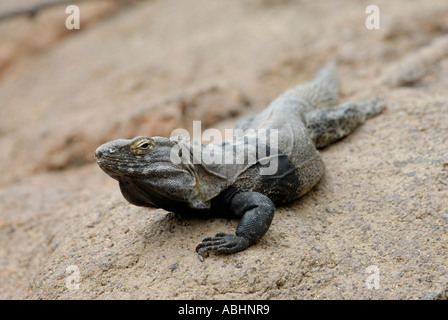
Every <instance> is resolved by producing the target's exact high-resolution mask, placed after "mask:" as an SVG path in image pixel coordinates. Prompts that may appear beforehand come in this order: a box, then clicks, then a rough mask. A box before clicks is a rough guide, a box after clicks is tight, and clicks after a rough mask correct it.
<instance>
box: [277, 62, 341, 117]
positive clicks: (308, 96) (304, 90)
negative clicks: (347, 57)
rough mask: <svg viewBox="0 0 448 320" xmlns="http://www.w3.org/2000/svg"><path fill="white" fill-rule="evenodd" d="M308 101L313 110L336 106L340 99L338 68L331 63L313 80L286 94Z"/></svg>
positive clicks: (322, 68)
mask: <svg viewBox="0 0 448 320" xmlns="http://www.w3.org/2000/svg"><path fill="white" fill-rule="evenodd" d="M285 94H287V95H289V94H293V95H295V96H298V97H300V98H302V99H304V100H306V101H307V102H308V103H309V104H310V105H311V106H312V107H313V108H315V109H319V108H328V107H331V106H334V105H336V104H337V102H338V98H339V85H338V79H337V67H336V63H335V62H329V63H327V64H326V65H324V66H323V67H321V68H320V69H319V71H317V73H316V75H315V76H314V78H313V79H311V80H310V81H308V82H305V83H303V84H300V85H298V86H297V87H295V88H292V89H290V90H288V91H286V92H285Z"/></svg>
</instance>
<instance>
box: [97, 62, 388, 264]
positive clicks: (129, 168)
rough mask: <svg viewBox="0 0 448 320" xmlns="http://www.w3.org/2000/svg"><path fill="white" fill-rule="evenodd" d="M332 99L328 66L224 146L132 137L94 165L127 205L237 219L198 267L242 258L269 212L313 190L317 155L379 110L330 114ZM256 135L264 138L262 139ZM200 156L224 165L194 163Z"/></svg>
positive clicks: (332, 74) (359, 107)
mask: <svg viewBox="0 0 448 320" xmlns="http://www.w3.org/2000/svg"><path fill="white" fill-rule="evenodd" d="M338 91H339V89H338V83H337V76H336V66H335V64H334V63H329V64H327V65H325V66H324V67H323V68H321V69H320V70H319V71H318V72H317V74H316V75H315V77H314V78H313V79H312V80H310V81H308V82H306V83H304V84H302V85H299V86H297V87H295V88H293V89H290V90H288V91H286V92H285V93H284V94H282V95H280V96H279V97H278V98H276V99H275V100H274V101H273V102H272V103H271V104H270V105H269V106H268V107H267V108H266V109H265V110H264V111H262V112H261V113H260V114H258V115H257V116H254V117H249V118H244V119H242V120H241V121H239V122H238V123H237V125H236V128H237V129H240V130H236V132H239V134H235V135H234V138H233V140H232V141H226V142H223V143H220V144H211V145H201V144H194V143H193V144H190V142H189V140H187V139H184V138H180V137H173V138H164V137H151V138H148V137H142V136H139V137H136V138H134V139H131V140H125V139H119V140H115V141H111V142H108V143H105V144H103V145H101V146H100V147H99V148H98V149H97V150H96V152H95V158H96V161H97V163H98V165H99V166H100V167H101V169H102V170H104V172H106V173H107V174H108V175H109V176H111V177H112V178H114V179H116V180H117V181H118V182H119V185H120V189H121V192H122V194H123V196H124V198H125V199H126V200H128V201H129V202H130V203H132V204H134V205H137V206H146V207H156V208H163V209H165V210H167V211H172V212H176V213H179V214H185V215H192V214H193V215H196V216H197V215H199V216H203V217H209V216H224V217H229V218H239V219H241V220H240V222H239V224H238V226H237V228H236V232H235V234H227V233H222V232H220V233H218V234H216V235H215V236H214V237H208V238H205V239H204V240H203V241H202V242H201V243H199V245H198V246H197V247H196V250H197V251H198V255H199V258H200V260H201V261H202V260H203V255H204V254H205V253H206V252H209V251H214V252H216V253H234V252H238V251H242V250H244V249H246V248H247V247H249V246H250V245H252V244H254V243H255V242H257V240H258V239H260V238H261V237H262V236H263V235H264V234H265V233H266V232H267V231H268V229H269V226H270V224H271V222H272V219H273V217H274V211H275V206H278V205H281V204H284V203H286V202H290V201H292V200H294V199H297V198H298V197H300V196H302V195H304V194H305V193H307V192H308V191H309V190H310V189H311V188H312V187H313V186H314V185H316V184H317V183H318V182H319V180H320V179H321V177H322V175H323V174H324V164H323V162H322V159H321V157H320V155H319V152H318V150H317V148H322V147H325V146H327V145H329V144H331V143H333V142H335V141H337V140H339V139H341V138H343V137H345V136H346V135H348V134H349V133H351V132H352V131H353V130H354V129H355V128H356V127H357V126H358V125H359V124H361V123H363V122H364V121H365V120H366V119H367V118H369V117H371V116H374V115H376V114H378V113H380V112H381V111H382V110H383V109H384V108H385V103H384V102H382V101H378V100H376V99H371V100H365V101H363V102H361V103H360V104H354V103H351V102H346V103H343V104H341V105H338V106H335V107H331V106H334V105H335V104H336V102H337V99H338ZM241 132H243V134H241ZM257 132H268V133H269V134H268V136H269V138H266V139H262V138H260V137H259V136H257ZM260 151H263V152H260ZM205 154H207V155H213V159H226V161H222V162H221V163H219V161H206V160H207V159H206V158H203V159H200V160H202V161H198V155H205ZM229 159H230V160H231V161H229ZM208 160H210V159H208ZM273 169H274V170H273Z"/></svg>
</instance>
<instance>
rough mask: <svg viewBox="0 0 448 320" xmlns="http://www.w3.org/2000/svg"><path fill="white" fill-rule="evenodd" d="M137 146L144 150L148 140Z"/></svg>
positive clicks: (147, 146) (147, 145) (146, 147)
mask: <svg viewBox="0 0 448 320" xmlns="http://www.w3.org/2000/svg"><path fill="white" fill-rule="evenodd" d="M138 148H139V149H142V150H146V149H148V148H149V143H148V142H144V143H142V144H141V145H139V146H138Z"/></svg>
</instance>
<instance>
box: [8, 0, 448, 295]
mask: <svg viewBox="0 0 448 320" xmlns="http://www.w3.org/2000/svg"><path fill="white" fill-rule="evenodd" d="M378 6H379V7H380V11H381V17H382V20H381V21H384V28H383V25H382V29H381V30H367V29H365V27H364V20H365V17H366V15H365V7H364V5H362V4H360V3H359V1H348V2H347V3H346V4H344V6H338V4H337V3H330V2H328V3H317V2H316V3H315V2H306V1H266V0H246V1H239V2H234V3H232V4H229V3H224V2H219V1H205V0H195V1H188V2H183V1H174V0H173V1H171V0H169V1H151V2H141V3H137V4H135V5H134V6H130V7H128V8H126V10H120V11H117V12H115V13H114V14H113V15H108V18H107V19H102V17H104V16H105V15H102V14H99V13H98V12H97V11H96V14H93V13H94V9H92V11H91V17H92V18H91V19H92V20H91V21H92V23H89V24H87V25H86V26H85V27H82V28H81V30H80V31H79V32H76V34H72V33H70V32H65V31H64V30H59V31H58V30H57V28H65V27H64V25H63V24H62V25H59V24H60V22H61V21H63V20H61V19H60V17H58V18H56V17H55V18H54V19H55V20H53V22H52V21H50V20H48V21H47V20H45V21H42V20H37V21H34V22H30V21H28V20H18V21H15V22H8V24H5V25H4V27H5V28H7V29H6V31H5V29H3V30H0V33H2V34H5V33H6V34H8V32H10V33H11V34H13V33H14V32H15V33H17V34H18V35H21V37H22V38H21V39H26V37H31V35H30V34H29V32H30V31H29V28H30V26H29V25H28V24H29V23H43V22H45V23H44V25H47V24H48V25H52V26H53V28H52V29H51V30H50V29H48V34H47V36H48V37H47V38H45V39H47V40H46V42H45V43H46V44H47V45H46V46H45V50H42V49H39V48H42V47H39V45H38V42H35V43H34V44H30V45H28V46H25V47H23V48H24V49H23V50H24V51H23V52H25V53H26V54H20V55H15V56H14V54H12V55H11V52H19V51H14V50H18V49H17V48H22V47H20V46H16V45H17V44H16V43H14V42H11V41H9V40H8V41H5V42H4V43H2V44H1V45H0V63H3V62H5V61H7V67H4V68H2V69H1V70H0V72H1V73H0V77H1V78H0V100H1V101H2V107H1V109H0V115H1V116H0V149H1V150H2V152H1V153H0V163H1V164H2V165H1V167H0V170H1V171H0V185H1V187H0V266H1V267H0V298H3V299H128V298H130V299H181V298H185V299H206V298H212V299H222V298H227V299H234V298H237V299H446V296H447V294H446V292H447V289H448V270H447V267H446V266H447V264H448V260H447V255H446V251H447V243H448V231H447V228H448V200H447V199H448V197H447V192H448V152H447V148H446V145H447V142H448V141H447V139H448V93H447V92H446V88H447V86H448V72H447V71H448V60H447V52H445V51H446V36H444V33H446V31H447V30H448V25H447V21H446V18H445V15H442V14H440V12H446V10H448V6H447V4H446V1H442V0H441V1H432V2H431V3H430V4H428V3H427V2H425V1H416V2H412V3H409V2H404V1H394V2H390V1H389V2H386V1H384V2H379V4H378ZM51 10H52V12H53V14H55V15H56V14H57V13H58V11H57V9H51ZM53 10H55V11H53ZM95 10H97V9H95ZM107 10H112V9H111V8H108V9H107ZM89 12H90V11H89ZM45 17H47V18H48V19H50V18H51V17H52V15H51V14H50V13H47V14H46V16H45ZM95 17H96V18H95ZM316 17H319V18H318V19H317V18H316ZM100 18H101V19H100ZM58 19H59V20H58ZM95 19H96V20H95ZM0 27H1V26H0ZM55 28H56V29H55ZM45 30H46V29H45V28H41V29H39V34H42V35H44V34H46V33H45V32H46V31H45ZM63 31H64V32H63ZM55 34H58V36H57V37H56V36H54V35H55ZM8 39H9V38H8ZM5 48H6V49H5ZM37 49H39V50H37ZM8 50H9V51H8ZM21 50H22V49H21ZM5 57H6V58H5ZM330 59H336V60H338V61H339V68H340V80H341V81H340V82H341V90H342V98H341V100H352V101H355V102H356V101H359V100H361V99H363V98H367V97H372V96H377V95H378V96H381V98H382V99H384V100H386V101H387V103H388V108H387V110H386V111H385V112H384V113H383V114H381V115H380V116H378V117H375V118H373V119H370V120H368V121H367V122H366V123H365V124H364V125H363V126H361V127H360V128H358V129H357V130H356V131H355V132H354V133H353V134H352V135H350V136H349V137H347V138H346V139H344V140H342V141H340V142H338V143H337V144H334V145H332V146H330V147H328V148H326V149H324V150H322V156H323V159H324V162H325V164H326V175H325V177H324V178H323V180H322V181H321V182H320V183H319V184H318V185H317V186H316V187H315V188H314V189H313V190H312V191H311V192H310V193H309V194H307V195H306V196H304V197H303V198H301V199H299V200H298V201H296V202H294V203H291V204H290V205H288V206H285V207H280V208H278V209H277V213H276V216H275V218H274V221H273V223H272V226H271V228H270V230H269V232H268V233H267V234H266V235H265V236H264V237H263V238H262V240H261V241H260V242H259V243H258V244H256V245H254V246H252V247H251V248H250V249H248V250H246V251H244V252H241V253H237V254H234V255H231V256H213V255H212V256H210V257H208V258H207V259H205V261H204V262H203V263H201V262H199V260H198V258H197V255H196V253H195V251H194V248H195V246H196V244H197V243H198V242H199V241H200V240H201V239H202V238H204V237H205V236H207V235H211V234H214V233H216V232H218V231H225V230H228V231H229V232H230V231H232V230H234V229H235V227H236V224H237V221H236V220H225V219H212V220H200V219H187V218H183V217H178V216H176V215H174V214H172V213H167V212H165V211H164V210H161V209H159V210H151V209H147V208H138V207H134V206H132V205H130V204H128V203H127V202H126V201H125V200H124V199H123V197H122V196H121V194H120V193H119V190H118V186H117V184H116V183H115V181H113V180H111V179H110V178H109V177H108V176H106V175H105V174H104V173H103V172H102V171H101V170H100V169H99V168H98V167H97V166H96V164H94V163H93V152H94V150H95V148H96V147H97V146H98V145H99V144H101V143H103V142H105V141H107V140H112V139H116V138H130V137H132V136H135V135H148V136H151V135H169V134H170V132H171V131H172V130H173V129H175V128H179V127H181V128H187V129H190V128H191V127H190V126H191V122H192V121H193V120H202V121H203V128H205V127H216V128H219V129H225V128H231V127H233V125H234V123H235V121H236V118H237V117H238V116H242V115H244V114H249V113H255V112H258V111H259V110H261V109H262V108H264V107H265V106H266V105H267V104H268V103H269V101H271V100H272V99H273V98H275V97H276V95H277V94H279V93H281V92H282V91H283V90H285V89H287V88H289V87H290V86H292V85H294V84H296V83H298V82H301V81H303V80H305V79H307V78H309V77H310V76H311V75H312V74H313V73H314V71H315V70H316V69H317V68H318V67H319V66H320V65H322V64H323V63H324V62H326V61H328V60H330ZM2 66H5V64H2ZM413 66H414V69H418V68H422V69H421V70H413ZM0 68H1V67H0ZM67 268H68V269H67ZM67 270H68V271H67ZM70 270H71V271H70ZM73 270H77V271H78V272H79V273H76V271H75V273H71V272H73ZM369 270H370V271H369ZM376 271H378V272H379V278H378V280H379V283H378V282H377V283H376V284H377V285H378V287H377V289H369V288H368V287H367V284H370V283H374V282H373V281H371V280H372V279H373V277H372V276H375V272H376ZM371 272H373V273H371ZM77 275H79V278H76V276H77ZM366 281H367V284H366ZM73 284H79V288H78V289H76V288H73V289H70V288H72V287H73V286H72V285H73Z"/></svg>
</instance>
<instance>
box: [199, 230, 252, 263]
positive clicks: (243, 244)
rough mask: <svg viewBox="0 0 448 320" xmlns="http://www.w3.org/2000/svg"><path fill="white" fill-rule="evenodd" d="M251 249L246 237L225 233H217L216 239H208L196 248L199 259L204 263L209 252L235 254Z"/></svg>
mask: <svg viewBox="0 0 448 320" xmlns="http://www.w3.org/2000/svg"><path fill="white" fill-rule="evenodd" d="M247 247H249V240H247V239H246V238H244V237H241V236H236V235H234V234H227V233H224V232H219V233H217V234H216V235H215V236H214V237H207V238H205V239H204V240H202V242H201V243H199V244H198V245H197V247H196V251H197V253H198V258H199V260H201V261H204V257H203V254H204V253H206V252H209V251H214V252H215V253H227V254H228V253H235V252H238V251H242V250H244V249H246V248H247Z"/></svg>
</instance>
